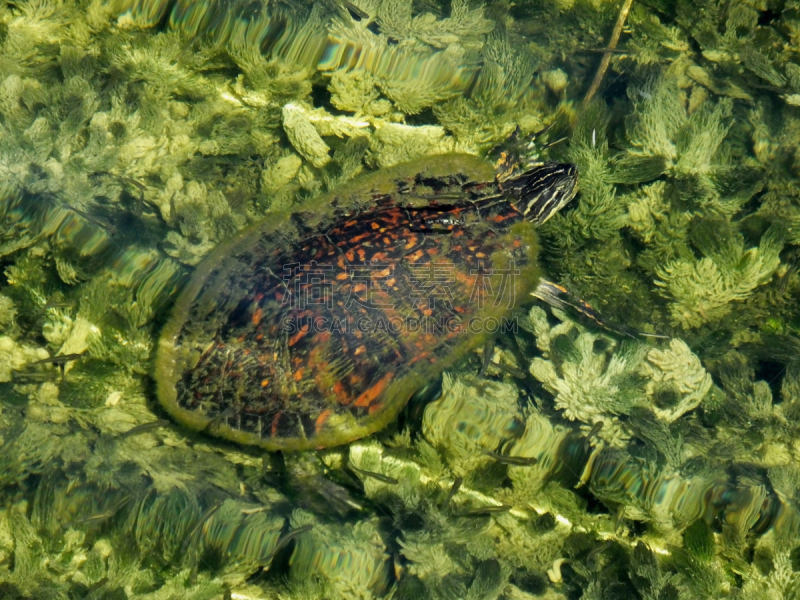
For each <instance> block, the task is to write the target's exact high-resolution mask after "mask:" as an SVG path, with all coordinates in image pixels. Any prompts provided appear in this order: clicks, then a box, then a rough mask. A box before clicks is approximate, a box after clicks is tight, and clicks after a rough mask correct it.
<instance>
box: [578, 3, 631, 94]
mask: <svg viewBox="0 0 800 600" xmlns="http://www.w3.org/2000/svg"><path fill="white" fill-rule="evenodd" d="M632 4H633V0H625V1H624V2H623V3H622V8H620V9H619V15H617V24H616V25H614V31H613V32H612V33H611V39H610V40H608V47H607V48H606V51H605V52H604V53H603V58H602V59H601V60H600V66H599V67H598V68H597V73H595V75H594V80H593V81H592V85H591V86H589V91H588V92H586V96H585V97H584V99H583V106H586V105H587V104H589V102H591V100H592V98H594V95H595V94H596V93H597V90H598V89H600V84H601V83H602V82H603V77H604V76H605V74H606V71H607V70H608V65H609V63H610V62H611V55H612V54H613V52H612V51H613V50H614V49H615V48H616V47H617V42H619V36H620V35H621V34H622V28H623V27H624V26H625V20H626V19H627V18H628V13H629V12H630V10H631V5H632Z"/></svg>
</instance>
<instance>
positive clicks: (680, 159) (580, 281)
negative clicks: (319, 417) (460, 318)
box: [0, 0, 800, 600]
mask: <svg viewBox="0 0 800 600" xmlns="http://www.w3.org/2000/svg"><path fill="white" fill-rule="evenodd" d="M619 8H620V6H619V5H618V4H615V3H608V2H600V1H599V0H598V1H597V2H589V1H586V2H582V1H579V0H575V1H574V2H570V1H568V0H562V1H559V2H556V1H553V2H534V3H528V4H524V5H508V4H504V3H500V2H498V3H490V4H488V5H487V6H485V7H480V6H478V5H473V4H467V3H464V2H458V1H454V2H452V3H446V4H445V5H441V4H439V3H436V2H420V3H414V4H413V5H412V4H410V3H404V2H400V1H399V0H398V1H395V2H391V1H389V0H383V1H379V0H375V1H371V2H370V1H366V0H359V1H358V2H355V3H353V4H350V3H345V2H342V3H340V4H338V5H337V4H324V5H323V4H314V3H299V2H298V3H297V4H296V5H293V6H288V5H286V6H284V5H270V6H269V7H267V8H264V7H263V6H262V5H261V4H260V3H259V2H218V3H214V2H193V3H190V2H163V3H158V2H146V1H144V0H142V1H140V2H128V1H126V0H117V1H115V2H107V3H103V2H99V1H97V2H89V1H85V2H84V1H81V2H74V3H73V2H71V3H58V2H50V1H45V0H41V1H38V2H32V1H31V2H19V3H14V4H13V5H11V4H9V5H6V6H3V7H2V8H0V44H2V50H0V175H2V176H1V177H0V181H2V183H0V219H2V221H1V224H0V260H1V261H2V267H3V273H4V277H3V279H2V280H0V399H2V402H1V403H0V462H2V468H0V494H2V499H3V502H2V503H0V506H2V507H3V508H2V510H0V598H37V599H38V598H97V599H100V598H115V599H117V598H148V599H150V598H152V599H156V598H158V599H161V598H198V599H200V598H209V599H211V598H253V599H257V598H265V599H266V598H287V599H288V598H291V599H295V598H297V599H306V598H309V599H311V598H347V599H349V598H373V597H374V598H383V597H386V598H402V599H411V598H414V599H416V598H430V599H438V598H475V599H478V598H480V599H483V598H485V599H497V598H504V599H508V600H511V599H517V598H520V599H521V598H532V597H542V596H545V595H546V596H547V597H566V598H600V597H603V598H605V597H612V596H613V597H621V598H636V597H641V598H655V597H659V598H662V597H663V598H719V597H725V596H731V597H737V598H764V597H787V598H790V597H794V596H796V595H797V594H798V592H797V590H798V582H797V580H798V577H797V574H796V569H797V567H796V551H795V550H796V546H797V542H796V539H797V533H798V527H800V524H798V517H797V508H796V507H797V500H796V497H797V489H798V487H800V467H798V462H797V457H796V453H797V447H796V439H797V438H798V432H797V427H796V425H795V422H796V421H797V418H796V416H797V414H798V403H799V402H800V367H798V363H797V355H798V348H800V341H798V329H800V315H798V308H797V307H798V303H797V301H796V299H797V293H798V287H799V286H800V280H799V279H798V274H797V268H796V264H797V247H798V243H800V237H798V233H797V229H798V223H800V209H798V200H797V191H796V190H797V189H800V187H798V184H797V181H796V179H797V176H798V155H797V150H796V149H797V147H798V140H797V131H798V124H797V105H798V104H799V103H800V101H799V100H798V97H799V96H800V67H799V66H798V65H797V60H796V56H795V54H794V53H793V48H796V47H797V44H798V43H800V40H798V39H797V38H798V33H797V32H798V31H800V7H797V6H795V5H794V4H793V3H791V2H786V3H780V4H779V5H774V6H773V5H770V6H769V7H767V6H766V5H764V6H762V5H761V4H758V3H754V4H745V3H742V2H736V1H732V2H715V1H712V0H709V1H708V2H703V3H699V4H697V3H695V4H692V5H689V4H688V3H683V2H677V3H670V2H655V1H650V2H646V3H645V2H638V1H635V2H634V3H633V5H632V8H631V11H630V13H629V14H628V15H627V21H626V25H625V28H624V29H623V32H622V36H621V38H620V41H619V45H618V48H616V49H615V50H614V52H613V53H612V54H611V55H610V63H609V69H608V71H607V72H606V73H605V76H604V77H603V79H602V84H601V86H600V88H599V91H598V93H597V95H596V96H595V98H594V100H593V101H592V102H589V103H585V104H584V102H583V99H584V97H585V96H586V94H587V90H588V89H589V87H590V84H591V82H592V80H593V78H594V77H595V72H596V69H597V66H598V64H599V63H600V59H601V56H602V55H603V49H604V44H605V42H604V40H608V39H609V37H610V36H611V32H612V29H613V28H614V23H615V20H616V19H617V13H618V10H619ZM516 126H519V127H520V129H521V132H522V134H531V133H534V132H539V135H538V136H536V139H535V140H534V143H533V145H531V146H530V147H529V146H528V145H527V141H528V139H529V138H528V137H527V136H526V135H523V136H522V137H521V138H519V139H517V140H516V141H513V140H512V141H505V142H504V144H505V145H504V146H503V148H504V149H509V148H510V149H512V150H514V151H515V152H522V151H524V153H525V154H526V157H525V159H526V160H528V161H530V162H531V163H535V162H536V161H545V160H555V161H559V162H562V163H573V164H576V165H577V167H578V172H579V188H580V192H579V194H578V196H577V197H576V199H575V200H573V201H572V202H571V203H570V204H569V205H568V206H567V207H566V208H564V209H563V210H561V211H560V212H559V213H558V214H556V215H555V216H553V217H552V218H551V219H550V220H549V221H547V222H546V223H545V224H544V225H542V226H540V227H538V228H537V233H538V234H539V238H540V244H541V251H540V257H539V262H540V264H541V266H542V268H543V270H544V271H545V272H546V274H547V276H548V278H549V279H550V280H552V281H555V282H558V283H559V284H563V285H565V286H566V287H567V288H568V289H569V291H570V292H571V294H573V295H568V296H564V297H562V309H564V310H559V309H558V308H552V307H550V306H546V305H543V304H535V303H528V302H522V301H520V302H516V303H515V305H514V308H513V310H508V311H506V309H505V308H503V310H502V311H501V312H500V313H498V316H502V317H503V318H505V319H506V320H507V321H506V322H507V323H510V324H511V325H512V326H510V327H506V329H508V330H509V331H506V332H505V333H504V335H502V336H499V337H498V338H497V339H496V340H495V342H494V346H493V347H491V346H490V347H489V348H488V349H487V352H488V354H487V356H488V359H489V360H487V361H484V360H483V352H479V350H482V348H477V346H482V344H478V342H479V341H481V339H479V337H480V336H477V335H476V336H475V337H472V338H470V339H472V340H473V342H474V343H472V346H475V348H472V346H470V345H469V344H466V343H465V345H458V344H457V345H456V349H457V351H458V352H460V353H461V354H462V356H459V357H458V360H455V358H454V357H449V356H443V357H442V359H443V360H444V361H445V362H447V361H448V360H449V359H452V361H451V363H452V364H450V363H448V367H447V372H446V373H445V374H444V375H443V376H442V377H438V376H436V377H433V376H431V377H427V376H426V377H422V379H425V380H426V382H425V383H426V384H425V385H423V382H420V385H419V386H416V387H420V386H421V388H422V389H421V390H416V391H419V393H418V394H416V396H415V398H414V399H413V400H412V402H411V403H410V404H409V406H408V407H406V408H405V409H404V410H403V411H402V413H401V414H400V415H399V416H398V417H397V418H396V419H393V420H392V423H390V424H388V425H387V426H386V427H384V428H382V429H381V431H379V432H378V433H376V434H374V435H372V436H369V437H366V438H363V439H358V440H356V441H353V442H351V443H350V444H347V445H344V446H337V447H333V448H328V449H323V450H318V451H305V452H295V453H291V452H286V453H283V454H280V453H268V452H266V451H264V450H261V449H258V448H255V447H252V446H250V447H248V446H240V445H237V444H235V443H232V442H230V441H223V440H219V439H217V438H215V437H214V436H211V435H208V433H207V432H206V433H203V432H196V431H192V429H191V426H192V425H193V426H194V428H195V429H197V428H203V427H205V428H207V429H211V430H213V429H215V428H219V427H220V425H221V424H222V423H223V421H226V419H227V421H226V422H232V419H234V418H235V417H236V414H235V412H230V413H229V412H228V411H223V412H224V414H222V413H220V414H219V415H217V416H216V417H215V420H213V422H212V424H211V425H209V423H208V421H207V420H206V421H205V422H203V423H200V422H197V423H189V425H190V427H189V428H187V427H183V426H180V425H178V424H176V423H175V422H174V421H173V420H171V419H170V418H169V415H168V414H167V412H166V411H165V410H164V409H163V408H162V407H161V405H160V403H159V399H158V398H159V390H158V382H157V381H154V379H153V375H154V373H157V372H158V370H159V367H158V365H157V364H156V363H157V356H159V355H158V352H157V351H158V345H159V339H160V338H159V336H161V335H163V334H162V332H163V331H164V326H165V324H168V323H169V322H170V315H171V314H172V312H171V311H172V310H173V304H174V302H175V299H176V298H178V297H179V295H180V294H181V293H184V294H186V293H187V292H186V291H185V290H187V289H188V288H189V286H191V285H193V283H192V282H193V281H197V275H196V274H197V273H198V272H202V269H208V266H200V267H198V265H201V264H202V261H203V258H204V257H205V256H207V255H208V254H209V253H210V252H211V251H212V250H214V249H215V248H219V247H220V245H221V244H224V243H225V242H226V240H230V239H232V238H233V236H234V235H235V234H236V232H237V231H239V230H241V229H243V228H245V227H247V226H248V225H250V224H252V223H257V222H266V223H272V224H273V225H271V226H272V227H275V225H274V224H276V223H277V224H283V223H289V222H291V223H294V224H295V225H293V226H298V227H302V226H303V224H302V223H301V224H299V225H297V221H296V218H295V221H283V220H282V219H288V218H289V217H286V216H285V215H286V214H291V213H292V212H293V211H294V212H296V211H297V206H299V205H301V204H302V203H306V202H310V203H312V204H313V203H315V202H317V203H318V202H319V199H320V198H329V197H330V196H325V195H324V194H326V193H335V191H336V190H339V191H340V192H341V190H343V189H345V188H346V186H348V185H350V186H353V185H355V186H356V188H357V187H358V184H352V183H348V182H351V181H352V180H353V179H354V178H356V177H357V176H359V175H360V174H362V173H365V172H370V171H379V170H382V169H383V171H381V173H384V174H385V173H389V171H386V169H388V168H390V167H393V166H394V165H397V164H401V163H405V162H407V161H413V160H416V161H420V162H419V163H415V164H420V165H423V164H426V162H434V161H432V160H430V159H426V158H425V157H429V156H432V155H439V154H452V153H455V152H466V153H469V154H475V155H479V156H491V157H492V158H496V157H497V156H498V154H499V152H498V150H497V149H495V150H494V151H493V148H494V147H495V146H496V145H497V144H500V143H501V142H503V141H504V140H507V138H508V137H509V135H511V133H512V132H513V131H514V129H515V127H516ZM529 166H530V165H529ZM489 172H491V169H490V170H489ZM386 185H391V186H394V185H396V184H395V183H391V182H389V183H387V184H386ZM397 185H399V184H397ZM491 185H495V184H491ZM347 189H353V188H352V187H351V188H347ZM398 189H400V188H398ZM485 189H494V188H485ZM413 193H414V199H413V200H414V202H417V204H415V205H413V206H412V208H411V209H409V210H411V213H413V211H414V210H417V209H419V208H420V207H423V208H424V207H427V205H428V204H430V202H431V199H430V197H426V193H427V192H426V193H423V190H422V188H420V189H419V191H418V190H417V189H416V188H415V189H414V190H413ZM362 195H363V194H362ZM456 195H457V194H456ZM416 196H419V197H416ZM448 198H449V201H453V202H458V198H455V199H454V198H452V197H448ZM367 200H369V199H367ZM363 201H364V199H363V198H361V197H360V196H359V198H356V199H354V200H352V199H351V200H350V202H353V203H354V204H353V206H356V205H357V204H358V203H359V202H363ZM306 206H310V205H308V204H307V205H306ZM326 210H327V209H325V208H324V207H322V208H320V214H321V215H324V214H326V213H325V211H326ZM414 214H415V213H414ZM282 215H283V216H282ZM461 218H462V217H461V216H459V215H455V214H453V213H447V215H446V217H442V216H440V217H438V218H436V219H435V222H434V229H436V230H437V232H434V233H429V235H431V236H436V235H445V234H443V233H441V232H438V230H439V229H448V228H458V227H459V226H461V225H463V223H462V222H461V221H460V220H459V219H461ZM424 224H427V223H424ZM346 231H350V230H349V229H347V230H346ZM418 233H419V232H418ZM228 243H229V244H230V242H228ZM453 243H455V242H453ZM218 252H219V251H218ZM465 260H466V259H465ZM208 264H209V263H205V265H208ZM448 264H449V263H448ZM451 266H453V269H451V270H450V271H447V272H439V273H438V275H437V276H438V277H439V279H440V280H442V281H439V280H436V281H438V283H440V284H441V283H448V282H449V279H448V278H449V277H450V276H451V275H453V276H454V275H455V274H456V273H457V272H458V271H459V267H458V263H457V262H455V261H454V263H453V265H451ZM198 268H199V269H200V271H198ZM462 274H464V272H463V270H462ZM467 274H468V273H467ZM193 275H194V279H193ZM431 281H433V280H431ZM429 283H430V282H429ZM485 284H486V283H485ZM501 284H502V282H501V281H500V280H499V279H498V280H497V281H494V282H493V283H491V284H490V285H489V287H491V288H492V290H493V291H494V292H497V291H498V289H499V288H500V287H501ZM492 286H493V287H492ZM221 287H223V289H222V290H221V291H220V293H221V294H223V295H224V293H225V290H224V286H221ZM426 289H427V290H428V291H430V290H431V289H433V288H432V287H431V286H430V285H429V286H428V287H427V288H426ZM485 289H487V290H488V289H489V288H485ZM557 289H558V288H551V292H552V291H553V290H557ZM527 291H530V290H527ZM577 298H581V299H582V300H584V301H586V302H589V303H591V309H590V308H589V307H588V306H586V305H584V304H581V303H579V302H578V301H577ZM437 299H442V300H444V299H446V298H444V297H441V298H439V297H437ZM565 302H566V304H573V306H572V307H571V308H570V306H566V305H564V304H565ZM206 308H208V307H206ZM592 311H597V312H592ZM248 315H249V318H250V319H251V320H252V316H253V315H250V314H249V313H248ZM599 315H602V317H599ZM595 317H598V318H600V319H601V320H600V321H597V320H596V319H595ZM258 320H259V319H257V321H258ZM203 323H204V322H203V321H200V320H198V324H199V330H202V327H204V325H203ZM256 324H257V323H256ZM401 333H402V335H403V336H408V335H410V334H409V333H408V332H401ZM481 333H483V332H481ZM335 339H336V337H335V336H334V341H335ZM370 339H372V340H375V339H377V338H374V337H373V338H370ZM402 339H411V338H410V337H403V338H402ZM476 340H477V341H476ZM373 343H374V342H373ZM365 348H366V346H365ZM473 350H474V352H473ZM342 354H343V355H347V351H345V350H342ZM162 368H163V365H162ZM437 369H438V368H434V369H433V370H431V371H429V372H426V373H434V372H436V373H438V370H437ZM293 372H296V371H293ZM401 372H403V371H402V368H401V367H400V366H398V367H396V368H395V369H394V370H392V369H386V373H401ZM420 372H421V371H420ZM381 373H383V371H381ZM428 380H430V381H428ZM404 381H407V380H404ZM205 383H206V384H207V385H217V384H218V382H217V380H216V379H213V380H209V381H206V382H205ZM334 383H335V382H334ZM220 386H221V384H220ZM231 393H233V392H231ZM406 395H408V394H406ZM162 398H163V394H162ZM212 410H213V407H212ZM282 427H283V425H282ZM301 428H302V426H301ZM312 429H313V427H312ZM309 431H311V430H309ZM228 437H231V436H228Z"/></svg>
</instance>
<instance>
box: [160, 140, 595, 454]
mask: <svg viewBox="0 0 800 600" xmlns="http://www.w3.org/2000/svg"><path fill="white" fill-rule="evenodd" d="M577 180H578V172H577V167H576V166H575V165H574V164H570V163H558V162H546V163H536V164H533V165H532V166H530V165H526V167H525V168H520V169H517V170H514V169H508V168H505V167H503V168H501V169H496V168H495V167H494V166H493V165H492V164H490V163H489V162H487V161H485V160H483V159H480V158H478V157H475V156H472V155H466V154H447V155H440V156H434V157H426V158H422V159H418V160H414V161H410V162H408V163H405V164H402V165H398V166H395V167H390V168H384V169H381V170H379V171H376V172H373V173H371V174H368V175H364V176H361V177H359V178H357V179H354V180H351V181H350V182H349V183H346V184H344V185H343V186H340V187H339V188H338V189H335V190H334V191H332V192H330V193H327V194H322V195H320V196H319V197H317V198H315V199H312V200H310V201H307V202H305V203H304V204H301V205H300V206H298V207H296V208H294V209H290V210H285V211H284V212H281V213H276V214H271V215H270V216H269V217H267V218H265V219H264V220H263V221H261V222H258V223H255V224H254V225H252V226H250V227H248V228H246V229H244V230H243V231H241V232H240V233H238V234H236V235H234V236H233V237H232V238H231V239H229V240H228V241H226V242H224V243H222V244H221V245H220V246H219V247H217V248H216V249H215V250H214V251H212V252H211V253H210V254H209V256H207V257H206V258H205V259H204V260H203V262H201V264H200V265H199V266H198V267H197V269H196V270H195V272H194V273H193V274H192V276H191V278H190V279H189V281H188V282H187V284H186V286H185V287H184V289H183V290H182V291H181V293H180V294H179V296H178V298H177V300H176V302H175V304H174V306H173V308H172V312H171V315H170V317H169V319H168V320H167V322H166V324H165V326H164V328H163V330H162V333H161V336H160V339H159V342H158V348H157V354H156V365H155V379H156V388H157V394H158V399H159V401H160V404H161V405H162V406H163V407H164V408H165V410H166V411H167V412H168V413H169V414H170V415H171V416H172V417H173V418H174V419H175V420H176V421H178V422H179V423H181V424H183V425H185V426H187V427H189V428H191V429H194V430H199V431H204V432H206V433H208V434H211V435H213V436H216V437H219V438H223V439H226V440H229V441H234V442H237V443H240V444H245V445H256V446H260V447H262V448H264V449H266V450H269V451H277V450H282V451H296V450H307V449H322V448H327V447H331V446H337V445H340V444H345V443H348V442H351V441H354V440H356V439H359V438H363V437H365V436H367V435H369V434H372V433H374V432H376V431H378V430H380V429H382V428H383V427H385V426H386V425H387V424H389V423H390V422H391V421H392V420H394V419H395V418H396V417H397V415H398V413H399V412H400V411H401V410H402V409H403V407H404V406H405V405H406V404H407V403H408V401H409V399H410V398H411V397H412V396H414V394H415V393H418V392H419V391H420V390H422V389H424V388H425V386H427V385H428V384H430V383H431V382H432V381H435V380H436V379H437V378H438V377H439V376H440V375H441V373H442V372H443V371H444V370H445V369H447V368H449V367H451V366H453V365H455V364H456V363H458V362H459V361H460V360H462V359H463V358H464V357H465V356H466V355H467V354H468V353H470V352H472V351H474V350H476V349H478V348H480V347H481V346H482V345H484V344H485V342H486V341H487V340H489V339H492V338H493V337H494V336H495V335H497V333H498V332H500V331H502V330H505V329H509V328H513V327H514V325H515V321H514V319H513V317H512V313H513V311H514V309H515V308H516V307H517V305H518V304H521V303H524V302H525V301H527V300H530V299H531V294H532V293H537V290H538V295H540V296H541V295H544V296H546V297H547V298H546V299H547V300H548V301H550V302H551V303H554V304H559V302H560V300H559V298H561V299H563V298H565V297H568V296H567V295H566V293H562V292H565V290H563V288H560V287H558V286H555V284H550V283H549V282H548V281H547V280H546V279H543V278H542V273H541V271H540V266H539V261H538V259H537V252H538V243H537V236H536V231H535V230H536V227H537V226H538V225H540V224H542V223H544V222H545V221H547V220H548V219H549V218H550V217H551V216H552V215H553V214H555V213H556V212H557V211H558V210H560V209H561V208H562V207H564V206H565V205H566V204H568V203H569V202H570V201H571V200H572V199H573V198H574V197H575V195H576V193H577V189H578V186H577ZM542 290H544V292H543V291H542ZM586 307H587V310H586V312H587V313H588V314H590V315H591V312H590V309H589V307H588V305H586Z"/></svg>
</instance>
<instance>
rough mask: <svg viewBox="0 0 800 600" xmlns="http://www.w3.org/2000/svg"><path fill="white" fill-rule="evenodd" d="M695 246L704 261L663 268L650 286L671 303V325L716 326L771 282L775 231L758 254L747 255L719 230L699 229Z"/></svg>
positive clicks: (779, 243)
mask: <svg viewBox="0 0 800 600" xmlns="http://www.w3.org/2000/svg"><path fill="white" fill-rule="evenodd" d="M696 240H697V245H698V246H699V249H700V251H701V252H702V253H703V257H702V258H701V259H700V260H691V259H689V260H687V259H678V260H673V261H669V262H667V263H666V264H664V265H663V266H662V267H660V268H659V269H658V270H657V274H658V277H659V279H658V280H657V281H656V282H655V283H656V285H659V286H661V287H663V288H665V291H666V292H667V293H668V294H669V296H671V298H672V299H673V302H672V303H671V304H670V316H671V318H672V321H673V322H674V323H676V324H680V325H681V326H683V327H684V328H690V327H698V326H700V325H702V324H704V323H709V322H711V323H713V322H715V321H718V320H720V319H721V318H722V317H724V316H726V315H727V314H728V313H729V312H730V311H731V310H732V309H733V306H732V303H733V302H734V301H741V300H746V299H747V298H748V297H750V295H751V294H752V292H753V290H754V289H755V288H756V287H758V286H760V285H763V284H765V283H767V282H768V281H769V280H770V279H771V278H772V276H773V274H774V273H775V271H776V270H777V268H778V266H779V265H780V256H779V254H780V251H781V249H782V248H783V237H782V235H781V233H780V231H779V230H777V229H770V230H768V231H767V232H766V233H765V234H764V236H763V237H762V238H761V241H760V243H759V245H758V247H757V248H749V249H747V250H745V248H744V240H743V239H742V237H741V236H740V235H736V234H735V232H733V231H730V230H726V228H724V227H723V228H717V229H716V231H715V229H714V228H713V227H704V228H703V235H699V236H697V237H696Z"/></svg>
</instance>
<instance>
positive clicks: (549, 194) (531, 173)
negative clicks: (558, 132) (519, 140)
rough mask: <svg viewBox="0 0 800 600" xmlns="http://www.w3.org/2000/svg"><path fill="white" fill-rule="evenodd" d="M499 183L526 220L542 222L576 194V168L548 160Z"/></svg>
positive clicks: (539, 223)
mask: <svg viewBox="0 0 800 600" xmlns="http://www.w3.org/2000/svg"><path fill="white" fill-rule="evenodd" d="M498 185H499V186H500V189H501V190H502V191H503V193H504V194H506V195H507V196H508V197H509V199H510V200H512V202H513V203H514V205H515V206H516V207H517V209H518V210H519V211H520V212H521V213H522V214H523V216H524V217H525V219H526V220H528V221H531V222H533V223H536V224H537V225H541V224H542V223H544V222H545V221H547V219H549V218H550V217H552V216H553V215H554V214H556V213H557V212H558V211H559V210H561V208H562V207H564V206H566V205H567V204H568V203H569V202H570V201H571V200H572V199H573V198H574V197H575V194H577V193H578V167H576V166H575V165H573V164H570V163H557V162H548V163H544V164H541V165H537V166H535V167H532V168H531V169H528V170H527V171H525V172H524V173H521V174H519V175H517V176H514V177H511V178H508V179H506V180H505V181H498Z"/></svg>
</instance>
